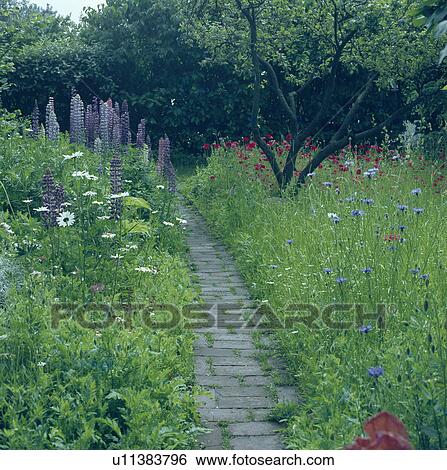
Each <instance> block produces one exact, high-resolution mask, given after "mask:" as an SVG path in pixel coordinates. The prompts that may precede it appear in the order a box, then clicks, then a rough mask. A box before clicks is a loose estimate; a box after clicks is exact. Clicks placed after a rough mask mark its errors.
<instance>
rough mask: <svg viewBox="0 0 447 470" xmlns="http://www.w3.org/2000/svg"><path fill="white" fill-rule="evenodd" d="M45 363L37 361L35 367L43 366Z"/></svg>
mask: <svg viewBox="0 0 447 470" xmlns="http://www.w3.org/2000/svg"><path fill="white" fill-rule="evenodd" d="M46 365H47V363H46V362H38V363H37V367H45V366H46Z"/></svg>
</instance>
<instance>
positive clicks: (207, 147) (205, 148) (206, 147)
mask: <svg viewBox="0 0 447 470" xmlns="http://www.w3.org/2000/svg"><path fill="white" fill-rule="evenodd" d="M210 147H211V146H210V144H203V145H202V148H203V150H209V149H210Z"/></svg>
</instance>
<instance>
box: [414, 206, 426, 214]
mask: <svg viewBox="0 0 447 470" xmlns="http://www.w3.org/2000/svg"><path fill="white" fill-rule="evenodd" d="M413 212H414V213H415V214H416V215H419V214H422V212H424V209H422V207H413Z"/></svg>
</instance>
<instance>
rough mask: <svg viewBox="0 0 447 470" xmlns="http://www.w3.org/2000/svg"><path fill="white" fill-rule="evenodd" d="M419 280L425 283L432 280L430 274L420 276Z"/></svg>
mask: <svg viewBox="0 0 447 470" xmlns="http://www.w3.org/2000/svg"><path fill="white" fill-rule="evenodd" d="M419 279H422V280H423V281H427V280H428V279H430V274H420V275H419Z"/></svg>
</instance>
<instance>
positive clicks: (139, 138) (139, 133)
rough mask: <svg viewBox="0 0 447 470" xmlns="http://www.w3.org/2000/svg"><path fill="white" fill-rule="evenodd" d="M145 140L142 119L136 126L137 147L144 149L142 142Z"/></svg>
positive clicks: (144, 124)
mask: <svg viewBox="0 0 447 470" xmlns="http://www.w3.org/2000/svg"><path fill="white" fill-rule="evenodd" d="M145 140H146V120H145V119H142V120H141V121H140V123H139V124H138V131H137V147H138V148H140V149H142V148H143V147H144V141H145Z"/></svg>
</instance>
